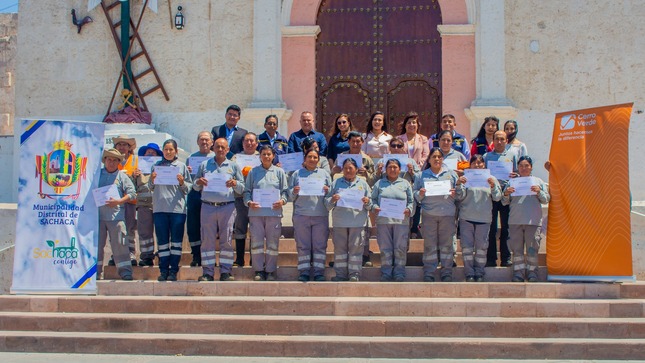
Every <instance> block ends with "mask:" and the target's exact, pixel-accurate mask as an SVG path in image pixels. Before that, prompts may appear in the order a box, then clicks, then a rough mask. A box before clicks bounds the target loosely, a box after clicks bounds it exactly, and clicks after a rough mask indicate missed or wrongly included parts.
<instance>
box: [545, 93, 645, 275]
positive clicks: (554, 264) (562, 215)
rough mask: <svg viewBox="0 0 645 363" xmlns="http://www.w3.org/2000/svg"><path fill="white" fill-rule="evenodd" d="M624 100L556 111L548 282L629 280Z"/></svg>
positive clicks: (627, 116)
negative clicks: (609, 104)
mask: <svg viewBox="0 0 645 363" xmlns="http://www.w3.org/2000/svg"><path fill="white" fill-rule="evenodd" d="M632 105H633V104H632V103H627V104H622V105H614V106H605V107H596V108H590V109H586V110H576V111H570V112H562V113H558V114H556V116H555V125H554V128H553V140H552V142H551V153H550V156H549V161H550V162H551V168H550V171H549V191H550V193H551V202H550V203H549V216H548V228H547V246H546V247H547V269H548V279H549V280H587V281H625V280H629V281H631V280H634V279H635V278H634V276H633V270H632V240H631V222H630V211H629V148H628V140H629V135H628V131H629V119H630V116H631V113H632Z"/></svg>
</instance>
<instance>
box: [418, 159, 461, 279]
mask: <svg viewBox="0 0 645 363" xmlns="http://www.w3.org/2000/svg"><path fill="white" fill-rule="evenodd" d="M443 161H444V159H443V153H442V152H441V149H439V148H438V147H433V148H432V149H430V155H428V161H427V163H426V164H427V165H428V166H429V167H428V168H427V169H425V170H424V171H422V172H421V174H419V176H418V177H417V178H416V179H415V181H414V187H413V190H414V198H415V199H416V200H417V202H419V203H420V204H421V218H422V220H421V222H422V228H421V234H422V235H423V281H425V282H433V281H435V277H434V273H435V271H436V270H437V265H438V259H437V248H438V249H439V255H440V258H441V267H442V268H441V281H444V282H450V281H452V258H453V254H454V249H453V246H452V240H453V236H454V235H455V233H456V227H455V211H456V207H455V189H454V188H455V185H456V183H457V174H455V172H454V171H453V170H448V169H447V168H446V166H445V165H444V163H443ZM427 188H430V189H429V190H428V189H427Z"/></svg>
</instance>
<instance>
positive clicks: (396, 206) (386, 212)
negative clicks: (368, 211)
mask: <svg viewBox="0 0 645 363" xmlns="http://www.w3.org/2000/svg"><path fill="white" fill-rule="evenodd" d="M405 202H406V201H405V200H399V199H390V198H381V204H380V205H379V206H380V207H381V211H380V212H378V216H379V217H385V218H392V219H400V220H403V218H405V214H404V212H405V205H406V203H405Z"/></svg>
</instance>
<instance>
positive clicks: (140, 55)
mask: <svg viewBox="0 0 645 363" xmlns="http://www.w3.org/2000/svg"><path fill="white" fill-rule="evenodd" d="M146 4H147V1H146V2H145V3H144V6H143V8H142V10H141V14H140V15H139V20H138V22H137V24H136V26H135V24H134V23H133V22H132V19H130V24H129V26H130V29H131V30H132V33H131V34H130V47H129V49H128V53H127V54H126V56H125V59H124V57H123V56H122V54H123V52H122V47H121V39H120V36H119V33H118V32H117V29H118V28H119V27H120V26H122V24H121V20H120V19H119V20H117V21H116V22H115V21H114V20H113V19H112V17H111V16H110V12H111V11H112V10H113V9H114V8H116V7H118V6H120V5H121V2H120V1H119V0H115V1H114V2H113V3H112V4H109V5H106V4H105V1H101V8H102V9H103V13H104V14H105V17H106V18H107V20H108V23H109V24H110V30H111V32H112V37H113V38H114V43H115V44H116V48H117V51H118V52H119V57H120V58H121V62H122V63H121V65H122V67H121V74H120V75H119V81H117V85H116V87H115V89H114V92H113V94H112V100H111V101H110V106H109V107H108V111H107V114H109V113H110V110H111V109H112V105H113V103H114V99H115V97H116V94H117V90H118V88H119V84H120V80H121V75H125V76H126V78H127V80H128V82H130V84H131V85H132V86H133V88H134V89H133V90H131V91H132V92H133V94H134V95H136V96H138V97H139V100H140V101H141V106H140V107H141V109H142V110H144V111H147V110H148V106H147V105H146V101H145V97H146V96H148V95H150V94H151V93H153V92H155V91H157V90H161V92H162V93H163V95H164V97H165V98H166V101H170V97H168V93H167V92H166V89H165V87H164V86H163V83H162V82H161V78H159V74H158V73H157V70H156V69H155V66H154V65H153V64H152V59H150V55H149V54H148V51H146V47H145V46H144V45H143V40H141V37H140V36H139V25H141V18H142V17H143V13H144V12H145V9H146ZM135 46H136V48H137V50H136V52H135V51H134V50H133V49H134V48H135ZM131 52H135V53H134V54H131ZM128 57H130V61H131V63H134V61H135V60H138V59H141V60H142V61H145V62H146V63H147V66H143V68H144V70H143V71H141V72H139V73H138V74H136V75H134V74H133V75H132V77H130V74H129V73H128V72H127V70H126V68H125V65H126V59H127V58H128ZM149 74H152V75H153V76H154V79H155V83H153V86H152V87H150V88H149V89H148V90H146V91H144V92H141V89H140V88H139V82H138V81H139V80H141V79H142V78H143V77H145V76H147V75H149Z"/></svg>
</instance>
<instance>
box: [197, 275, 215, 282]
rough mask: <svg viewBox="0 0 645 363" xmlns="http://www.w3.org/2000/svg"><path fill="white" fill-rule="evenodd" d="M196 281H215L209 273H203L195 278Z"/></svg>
mask: <svg viewBox="0 0 645 363" xmlns="http://www.w3.org/2000/svg"><path fill="white" fill-rule="evenodd" d="M197 281H215V279H214V278H213V276H211V275H208V274H203V275H201V276H199V277H198V278H197Z"/></svg>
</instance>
